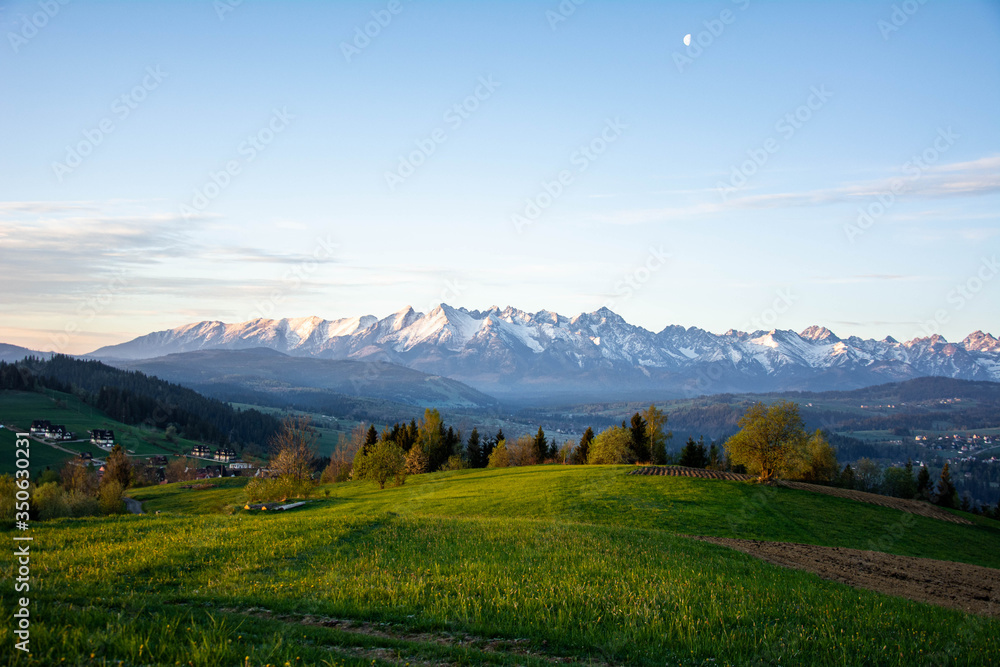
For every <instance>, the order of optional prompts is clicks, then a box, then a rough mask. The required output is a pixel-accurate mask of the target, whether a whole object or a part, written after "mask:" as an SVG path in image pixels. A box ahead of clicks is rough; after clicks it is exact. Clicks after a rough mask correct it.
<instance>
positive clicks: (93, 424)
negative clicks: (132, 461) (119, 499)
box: [0, 389, 198, 474]
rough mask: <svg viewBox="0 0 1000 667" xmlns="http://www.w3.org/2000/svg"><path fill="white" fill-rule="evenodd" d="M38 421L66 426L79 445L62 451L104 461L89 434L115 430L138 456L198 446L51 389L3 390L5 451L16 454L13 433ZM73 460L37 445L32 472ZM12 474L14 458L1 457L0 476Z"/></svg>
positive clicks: (1, 439)
mask: <svg viewBox="0 0 1000 667" xmlns="http://www.w3.org/2000/svg"><path fill="white" fill-rule="evenodd" d="M35 419H48V420H49V421H51V422H52V423H54V424H64V425H65V426H66V428H67V429H69V430H70V431H73V432H74V433H75V434H76V437H77V438H79V439H80V441H69V442H62V443H59V447H61V448H63V449H68V450H70V451H72V452H74V453H79V452H81V451H88V452H91V453H93V455H94V456H95V457H97V458H101V456H102V452H103V451H104V450H102V449H100V448H99V447H95V446H93V445H91V444H90V435H89V434H88V433H87V432H88V431H89V430H91V429H95V428H102V429H112V430H113V431H114V432H115V438H116V440H117V441H118V442H120V443H121V444H122V446H123V447H125V449H126V450H128V452H129V453H130V454H133V455H135V456H154V455H165V454H179V453H182V452H185V451H190V450H191V447H193V446H194V445H195V444H198V443H196V442H194V441H192V440H185V439H183V438H177V439H176V441H175V442H168V441H167V440H166V438H165V435H164V432H163V431H162V430H158V429H153V428H144V427H141V426H128V425H125V424H122V423H121V422H119V421H117V420H114V419H111V418H110V417H108V416H107V415H105V414H104V413H103V412H101V411H99V410H97V409H95V408H94V407H92V406H90V405H87V404H86V403H84V402H83V401H81V400H80V399H79V398H77V397H76V396H74V395H73V394H67V393H63V392H59V391H54V390H51V389H44V390H42V391H40V392H32V391H12V390H0V424H3V425H4V426H5V428H4V429H3V430H0V446H3V447H5V449H4V450H3V451H5V452H13V442H14V435H13V430H20V431H22V432H25V431H27V430H28V427H30V426H31V422H32V421H34V420H35ZM5 431H6V433H5ZM8 440H9V442H8ZM71 458H73V454H68V453H66V452H63V451H60V450H59V449H56V448H54V447H50V446H48V445H44V444H42V443H38V442H35V443H33V445H32V448H31V471H32V473H38V472H40V471H41V470H44V469H45V467H46V466H50V467H51V468H53V469H57V468H59V467H60V466H61V465H62V464H63V463H65V462H66V461H67V460H69V459H71ZM13 471H14V456H13V454H11V455H9V456H3V457H0V474H3V473H11V472H13Z"/></svg>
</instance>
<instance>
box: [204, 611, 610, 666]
mask: <svg viewBox="0 0 1000 667" xmlns="http://www.w3.org/2000/svg"><path fill="white" fill-rule="evenodd" d="M220 611H222V612H227V613H235V614H244V615H248V616H254V617H256V618H263V619H268V620H275V621H281V622H283V623H296V624H300V625H309V626H315V627H324V628H333V629H336V630H339V631H340V632H347V633H351V634H357V635H364V636H366V637H375V638H379V639H391V640H395V641H403V642H407V643H410V642H412V643H415V644H418V645H419V644H424V645H428V644H436V645H438V646H456V647H464V648H469V649H472V650H476V651H481V652H482V653H485V654H488V655H489V654H495V655H497V656H498V657H499V656H517V657H518V658H524V659H531V660H535V661H539V662H544V663H549V664H553V665H592V666H593V667H609V663H606V662H601V661H596V660H593V659H589V658H588V659H585V660H584V659H580V658H575V657H571V656H556V655H552V654H549V653H546V652H545V642H542V646H541V649H539V648H538V647H537V646H533V643H532V642H531V640H529V639H500V638H491V637H479V636H476V635H470V634H467V633H463V632H413V631H411V630H408V629H407V628H406V627H405V626H402V625H398V624H393V623H372V622H369V621H360V620H354V619H344V618H332V617H329V616H317V615H312V614H276V613H273V612H271V611H270V610H268V609H264V608H262V607H251V608H249V609H231V608H224V609H220ZM415 649H416V647H414V650H413V651H406V650H405V649H401V648H396V647H360V646H353V647H337V650H338V651H341V652H345V651H346V652H348V653H350V654H351V655H354V656H356V657H368V658H372V659H376V658H377V659H379V660H384V661H386V662H390V663H398V664H408V665H442V664H447V663H442V662H441V661H440V659H426V658H421V657H419V656H418V655H416V654H417V653H419V652H418V651H416V650H415Z"/></svg>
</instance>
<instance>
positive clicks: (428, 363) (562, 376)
mask: <svg viewBox="0 0 1000 667" xmlns="http://www.w3.org/2000/svg"><path fill="white" fill-rule="evenodd" d="M253 347H266V348H269V349H272V350H275V351H278V352H281V353H283V354H287V355H291V356H294V357H314V358H320V359H340V360H343V359H356V360H368V361H382V362H392V363H396V364H400V365H403V366H406V367H408V368H412V369H415V370H419V371H423V372H426V373H430V374H434V375H442V376H446V377H449V378H453V379H456V380H459V381H461V382H465V383H467V384H469V385H471V386H473V387H475V388H476V389H479V390H481V391H484V392H488V393H490V394H493V395H498V396H504V397H506V398H508V399H510V398H525V399H530V398H531V397H537V396H548V397H556V398H568V397H571V396H572V397H574V398H579V397H584V396H593V397H602V398H607V397H609V396H617V397H623V398H624V397H629V396H635V397H640V396H648V395H654V396H661V397H667V396H691V395H699V394H704V393H715V392H726V391H736V392H740V391H779V390H814V391H823V390H829V389H853V388H858V387H864V386H870V385H873V384H881V383H885V382H892V381H899V380H906V379H910V378H914V377H921V376H927V375H935V376H944V377H952V378H960V379H966V380H989V381H997V380H1000V342H998V341H997V340H996V339H995V338H994V337H993V336H991V335H989V334H986V333H983V332H981V331H977V332H975V333H973V334H971V335H969V336H968V337H967V338H966V339H965V340H963V341H962V342H961V343H949V342H948V341H946V340H945V339H944V338H942V337H941V336H931V337H929V338H917V339H914V340H911V341H909V342H905V343H901V342H898V341H896V340H894V339H892V338H885V339H883V340H881V341H876V340H866V339H861V338H858V337H855V336H852V337H850V338H846V339H841V338H839V337H837V336H836V335H835V334H834V333H833V332H832V331H830V330H829V329H826V328H821V327H810V328H808V329H806V330H805V331H803V332H802V333H796V332H794V331H790V330H772V331H756V332H750V333H748V332H742V331H735V330H730V331H727V332H726V333H724V334H721V335H719V334H713V333H710V332H708V331H705V330H703V329H698V328H696V327H691V328H684V327H681V326H669V327H666V328H665V329H663V330H662V331H660V332H658V333H654V332H652V331H648V330H646V329H643V328H642V327H637V326H634V325H631V324H629V323H628V322H626V321H625V320H624V319H622V318H621V317H620V316H619V315H617V314H615V313H614V312H612V311H611V310H608V309H607V308H602V309H600V310H597V311H594V312H592V313H582V314H580V315H578V316H576V317H573V318H568V317H565V316H563V315H559V314H557V313H553V312H551V311H544V310H543V311H539V312H537V313H527V312H524V311H521V310H518V309H516V308H511V307H508V308H506V309H504V310H501V309H499V308H497V307H493V308H490V309H488V310H485V311H479V310H471V311H470V310H466V309H464V308H452V307H451V306H448V305H447V304H441V305H440V306H438V307H436V308H434V309H433V310H431V311H430V312H429V313H426V314H423V313H418V312H416V311H414V310H413V309H412V308H404V309H403V310H400V311H399V312H397V313H394V314H392V315H390V316H388V317H385V318H382V319H377V318H375V317H373V316H370V315H366V316H364V317H356V318H349V319H341V320H334V321H327V320H322V319H320V318H317V317H311V318H300V319H281V320H263V319H258V320H251V321H249V322H243V323H239V324H225V323H223V322H200V323H196V324H190V325H186V326H183V327H178V328H176V329H170V330H168V331H160V332H156V333H152V334H149V335H147V336H142V337H140V338H136V339H135V340H132V341H129V342H127V343H122V344H120V345H114V346H110V347H104V348H101V349H99V350H96V351H95V352H93V353H91V355H88V356H92V357H96V358H101V359H121V360H136V359H149V358H152V357H158V356H163V355H165V354H169V353H175V352H190V351H196V350H210V349H245V348H253Z"/></svg>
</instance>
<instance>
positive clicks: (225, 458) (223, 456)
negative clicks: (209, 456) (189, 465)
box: [213, 447, 236, 463]
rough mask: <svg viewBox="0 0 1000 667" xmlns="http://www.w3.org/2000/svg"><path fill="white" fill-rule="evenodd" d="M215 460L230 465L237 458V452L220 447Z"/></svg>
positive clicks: (216, 451)
mask: <svg viewBox="0 0 1000 667" xmlns="http://www.w3.org/2000/svg"><path fill="white" fill-rule="evenodd" d="M213 458H214V459H215V460H216V461H221V462H222V463H229V462H230V461H232V460H233V459H235V458H236V452H235V451H234V450H232V449H229V448H228V447H219V448H218V449H217V450H215V455H214V456H213Z"/></svg>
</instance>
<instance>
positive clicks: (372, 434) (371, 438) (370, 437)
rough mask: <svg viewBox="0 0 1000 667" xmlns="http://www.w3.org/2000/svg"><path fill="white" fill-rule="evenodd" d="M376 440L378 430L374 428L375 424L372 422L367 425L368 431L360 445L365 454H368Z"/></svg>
mask: <svg viewBox="0 0 1000 667" xmlns="http://www.w3.org/2000/svg"><path fill="white" fill-rule="evenodd" d="M376 442H378V432H377V431H376V430H375V424H372V425H371V426H369V427H368V432H367V433H366V434H365V442H364V444H363V445H361V450H362V451H363V452H364V453H365V454H368V453H369V452H371V450H372V447H374V446H375V443H376Z"/></svg>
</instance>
